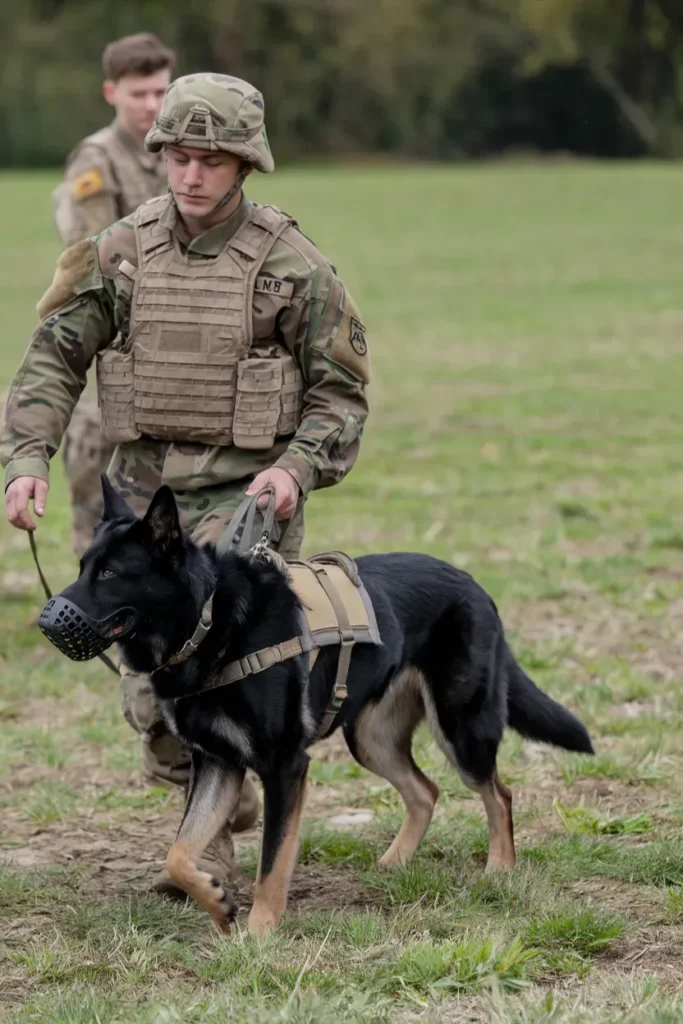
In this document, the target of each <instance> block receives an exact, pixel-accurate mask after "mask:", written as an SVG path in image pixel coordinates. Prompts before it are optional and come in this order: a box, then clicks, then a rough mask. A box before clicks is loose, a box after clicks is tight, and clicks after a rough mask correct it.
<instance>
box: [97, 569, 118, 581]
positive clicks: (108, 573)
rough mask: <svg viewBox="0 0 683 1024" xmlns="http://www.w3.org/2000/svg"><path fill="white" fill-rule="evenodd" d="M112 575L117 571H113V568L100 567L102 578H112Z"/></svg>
mask: <svg viewBox="0 0 683 1024" xmlns="http://www.w3.org/2000/svg"><path fill="white" fill-rule="evenodd" d="M112 576H116V573H115V572H112V571H111V569H100V579H101V580H110V579H111V578H112Z"/></svg>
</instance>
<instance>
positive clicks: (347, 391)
mask: <svg viewBox="0 0 683 1024" xmlns="http://www.w3.org/2000/svg"><path fill="white" fill-rule="evenodd" d="M280 328H281V330H282V331H283V334H284V340H285V343H286V344H287V347H288V348H289V350H290V351H291V352H292V355H293V356H294V358H295V359H296V361H297V363H298V364H299V366H300V367H301V369H302V371H303V375H304V381H305V392H304V404H303V418H302V421H301V424H300V426H299V429H298V430H297V432H296V434H295V436H294V437H293V439H292V441H291V443H290V444H289V446H288V448H287V451H286V452H285V453H284V454H283V455H282V456H281V457H280V458H279V459H278V460H277V462H276V463H275V465H276V466H279V467H281V468H282V469H286V470H288V471H289V472H290V473H291V474H292V476H293V477H294V478H295V479H296V481H297V483H298V484H299V486H300V487H301V490H302V491H303V493H304V494H307V493H308V492H309V491H311V490H314V489H316V488H321V487H329V486H330V485H331V484H336V483H338V482H339V481H340V480H342V479H343V478H344V476H346V474H347V473H348V472H349V470H350V469H351V468H352V466H353V464H354V463H355V461H356V459H357V457H358V451H359V447H360V440H361V435H362V432H363V426H364V424H365V421H366V419H367V415H368V401H367V395H366V385H367V384H368V383H369V381H370V359H369V354H368V345H367V341H366V338H365V328H364V326H363V324H362V322H361V320H360V316H359V313H358V310H357V308H356V305H355V303H354V301H353V299H352V298H351V295H350V294H349V292H348V289H347V288H345V286H344V285H343V283H342V282H341V281H340V279H339V278H338V277H337V276H336V274H335V273H334V271H333V270H332V268H331V267H330V266H329V265H325V266H320V267H317V268H316V269H315V270H314V271H313V273H312V274H311V275H310V276H308V277H306V278H304V279H300V280H299V281H296V282H295V285H294V295H293V299H292V303H291V306H290V307H289V308H288V309H287V310H285V311H284V312H283V315H282V317H281V320H280Z"/></svg>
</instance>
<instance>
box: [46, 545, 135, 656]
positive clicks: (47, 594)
mask: <svg viewBox="0 0 683 1024" xmlns="http://www.w3.org/2000/svg"><path fill="white" fill-rule="evenodd" d="M28 542H29V544H30V545H31V554H32V555H33V561H34V562H35V563H36V569H37V570H38V576H39V577H40V582H41V583H42V585H43V590H44V591H45V596H46V598H47V599H48V601H49V600H50V598H51V597H52V591H51V590H50V585H49V583H48V582H47V580H46V579H45V574H44V572H43V570H42V569H41V567H40V562H39V561H38V549H37V547H36V538H35V537H34V535H33V530H30V531H29V535H28ZM97 657H98V658H99V659H100V661H103V662H104V664H105V665H106V666H107V668H109V669H111V670H112V672H113V673H114V674H115V675H117V676H118V675H120V673H119V670H118V669H117V667H116V665H115V664H114V662H113V661H112V660H111V658H108V657H107V655H106V654H98V655H97Z"/></svg>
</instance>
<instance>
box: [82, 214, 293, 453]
mask: <svg viewBox="0 0 683 1024" xmlns="http://www.w3.org/2000/svg"><path fill="white" fill-rule="evenodd" d="M168 202H169V199H168V197H167V196H162V197H160V198H158V199H153V200H151V201H150V202H148V203H145V204H144V206H141V207H140V208H139V209H138V210H136V212H135V214H134V225H135V238H136V244H137V256H138V267H137V270H136V269H135V268H134V267H133V266H132V265H131V264H130V263H128V262H127V261H125V260H124V261H122V263H121V266H120V268H119V269H120V273H121V274H122V275H123V276H124V277H126V276H127V277H128V278H129V280H130V281H134V286H133V295H132V301H131V313H130V327H129V331H128V338H127V344H125V347H124V348H123V349H118V348H110V349H106V350H105V351H104V352H102V353H100V354H99V355H98V357H97V382H98V400H99V403H100V410H101V413H102V424H103V429H104V434H105V437H106V438H107V440H108V441H111V442H112V443H115V444H120V443H125V442H127V441H135V440H137V438H139V437H141V436H143V435H144V436H146V437H153V438H157V439H159V440H162V441H176V442H194V443H197V444H206V445H233V444H234V445H235V446H236V447H238V448H250V449H260V450H268V449H270V448H272V446H273V444H274V443H275V439H276V438H278V437H287V436H289V435H291V434H293V433H294V432H295V431H296V428H297V427H298V425H299V423H300V422H301V408H302V400H303V378H302V375H301V371H300V370H299V368H298V367H297V365H296V364H295V362H294V360H293V359H292V357H291V356H290V355H289V353H288V352H287V351H286V350H285V349H284V348H280V347H279V346H276V347H275V348H274V346H273V344H272V343H270V344H267V347H266V350H265V351H266V353H267V354H265V355H264V354H262V353H261V352H259V349H258V346H256V347H254V348H252V342H253V313H252V306H253V298H254V285H255V283H256V278H257V276H258V274H259V272H260V270H261V268H262V266H263V264H264V262H265V260H266V257H267V256H268V254H269V252H270V250H271V249H272V247H273V245H274V244H275V242H276V240H277V239H278V238H279V237H280V235H281V234H282V232H283V231H284V230H285V229H286V228H287V227H288V226H289V225H291V224H293V223H294V221H292V219H291V218H290V217H287V216H286V214H284V213H282V212H281V211H280V210H278V209H276V208H275V207H272V206H255V205H254V206H252V207H251V209H250V213H249V216H248V217H247V219H246V220H245V221H244V222H243V223H242V224H241V225H240V227H239V228H238V229H237V231H236V232H235V234H234V235H233V237H232V238H231V239H230V240H229V242H228V243H227V245H226V248H225V249H224V250H223V252H221V253H220V255H219V256H217V257H215V259H206V258H196V257H195V258H188V257H186V256H185V255H183V253H182V251H181V249H180V245H179V242H178V240H177V238H176V237H175V236H174V234H173V232H171V231H170V230H169V229H168V228H167V227H164V226H163V225H162V224H160V223H159V218H160V217H161V214H162V212H163V211H164V209H165V208H166V206H167V204H168Z"/></svg>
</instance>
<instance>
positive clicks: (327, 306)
mask: <svg viewBox="0 0 683 1024" xmlns="http://www.w3.org/2000/svg"><path fill="white" fill-rule="evenodd" d="M146 145H147V147H148V148H149V150H150V151H151V152H159V151H162V150H163V152H164V153H165V158H166V163H167V167H168V174H169V189H170V194H169V195H167V196H164V197H161V198H158V199H153V200H151V201H149V202H147V203H145V204H144V205H142V206H140V207H139V208H138V209H137V210H136V211H135V213H134V214H133V216H132V217H129V218H124V219H123V220H121V221H119V222H118V223H117V224H115V225H114V226H113V227H110V228H107V230H106V231H104V232H103V233H101V234H100V235H97V236H96V237H95V238H94V239H91V240H86V241H83V242H79V243H78V244H76V245H74V246H72V247H71V248H70V249H67V250H66V252H64V253H63V254H62V256H61V257H60V259H59V261H58V264H57V271H56V273H55V277H54V280H53V283H52V285H51V286H50V288H49V289H48V290H47V292H46V294H45V295H44V296H43V298H42V299H41V300H40V302H39V304H38V313H39V316H40V317H41V320H40V323H39V325H38V327H37V328H36V330H35V333H34V335H33V339H32V341H31V344H30V346H29V349H28V352H27V354H26V355H25V357H24V360H23V363H22V365H21V367H20V369H19V372H18V374H17V376H16V378H15V380H14V382H13V384H12V386H11V389H10V393H9V396H8V400H7V405H6V411H5V422H4V427H3V436H2V450H1V454H2V463H3V465H4V466H5V467H6V470H5V480H6V495H5V499H6V506H7V516H8V518H9V521H10V522H11V523H12V524H13V525H14V526H16V527H18V528H20V529H24V530H33V529H35V522H34V520H33V519H32V518H31V515H30V512H29V500H30V499H32V500H33V508H34V512H35V514H36V515H37V516H43V515H44V512H45V505H46V498H47V492H48V464H49V460H50V458H51V456H52V455H53V454H54V453H55V451H56V450H57V449H58V447H59V443H60V440H61V436H62V433H63V431H64V429H65V427H66V425H67V424H68V422H69V417H70V416H71V414H72V412H73V410H74V407H75V405H76V402H77V401H78V398H79V395H80V394H81V391H82V389H83V386H84V384H85V379H86V370H87V368H88V366H89V364H90V362H91V360H93V359H96V363H97V375H98V391H99V399H100V405H101V411H102V422H103V428H104V432H105V436H106V438H107V439H108V440H109V441H110V442H111V443H112V444H115V445H116V450H115V452H114V456H113V458H112V461H111V464H110V466H109V471H108V472H109V477H110V479H111V480H112V482H113V484H114V486H115V487H116V488H117V489H118V490H119V492H120V493H121V494H122V495H123V496H124V497H125V498H126V499H127V500H128V501H129V503H130V504H131V505H133V507H134V508H135V509H136V510H138V511H139V512H142V511H143V509H144V508H145V507H146V506H147V503H148V502H149V500H150V498H151V497H152V495H153V493H154V491H155V489H156V488H157V487H158V486H159V485H160V484H161V483H162V482H163V483H166V484H168V485H169V486H170V487H171V488H172V489H173V491H174V493H175V495H176V498H177V500H178V504H179V506H180V509H181V512H182V515H183V517H184V526H185V527H186V528H187V529H189V530H191V531H192V533H193V536H194V537H195V538H196V539H197V540H199V541H200V542H207V541H217V540H218V539H219V537H220V536H221V535H222V533H223V531H224V530H225V527H226V525H227V524H228V523H229V521H230V518H231V515H232V513H233V512H234V510H235V509H236V508H237V506H238V504H239V503H240V502H241V501H242V499H243V497H244V494H245V491H246V493H247V494H253V493H256V492H257V491H258V490H260V489H261V488H262V487H264V486H266V485H270V486H272V487H273V488H274V490H275V505H276V516H277V518H278V520H280V521H282V520H287V519H288V520H289V523H288V526H287V529H286V532H285V531H284V530H281V531H276V533H275V534H274V539H275V544H276V546H277V545H279V551H280V553H281V554H282V555H284V556H285V557H286V558H294V557H296V556H297V555H298V553H299V549H300V546H301V542H302V539H303V509H302V506H303V502H304V500H305V498H306V496H307V495H308V494H309V493H310V491H312V490H314V489H316V488H321V487H327V486H329V485H331V484H335V483H338V482H339V481H340V480H341V479H342V478H343V477H344V476H345V475H346V474H347V473H348V471H349V470H350V469H351V467H352V466H353V464H354V462H355V461H356V458H357V455H358V450H359V445H360V440H361V434H362V430H363V424H364V422H365V419H366V416H367V411H368V410H367V400H366V385H367V383H368V381H369V356H368V345H367V341H366V337H365V328H364V326H363V324H362V322H361V320H360V316H359V313H358V310H357V308H356V306H355V304H354V302H353V299H352V298H351V296H350V294H349V292H348V290H347V289H346V288H345V286H344V285H343V283H342V281H341V280H340V279H339V277H338V276H337V273H336V271H335V269H334V267H333V266H332V265H331V264H330V263H329V262H328V261H327V259H325V257H324V256H322V255H321V254H320V253H319V252H318V250H317V249H316V247H315V245H314V244H313V243H312V242H311V241H310V240H309V239H308V238H307V237H306V236H305V235H303V234H302V233H301V232H300V231H299V230H298V227H297V224H296V222H295V221H293V220H292V219H291V217H289V216H288V215H286V214H284V213H282V212H281V211H280V210H278V209H276V208H275V207H273V206H259V205H257V204H255V203H252V202H250V201H249V200H248V199H247V198H246V196H245V195H244V193H243V191H242V186H243V184H244V181H245V179H246V177H247V175H248V174H249V173H251V171H252V170H253V169H256V170H258V171H262V172H266V173H267V172H270V171H272V170H273V169H274V164H273V157H272V155H271V151H270V147H269V145H268V141H267V137H266V131H265V125H264V105H263V97H262V96H261V94H260V93H259V92H258V91H257V90H256V89H255V88H253V87H252V86H251V85H249V84H248V83H247V82H244V81H241V80H240V79H237V78H233V77H231V76H228V75H219V74H196V75H189V76H186V77H184V78H180V79H178V80H176V82H174V83H173V84H172V85H171V86H170V88H169V89H168V92H167V93H166V96H165V99H164V103H163V106H162V109H161V111H160V113H159V115H158V116H157V118H156V121H155V124H154V127H153V128H152V129H151V130H150V132H149V134H148V136H147V139H146ZM123 706H124V713H125V715H126V718H127V720H128V721H129V723H130V724H131V725H132V726H133V728H134V729H135V730H136V731H137V732H139V733H140V734H141V736H142V740H143V744H142V749H143V761H144V763H145V765H146V766H147V770H148V771H149V772H150V773H151V774H152V775H154V776H156V777H159V778H163V779H166V780H169V781H172V782H179V783H185V782H186V780H187V774H188V755H187V751H186V750H184V749H183V748H182V747H181V745H180V743H179V741H178V740H177V739H176V738H175V737H174V736H172V735H171V734H169V732H168V731H167V729H166V726H165V724H164V722H163V720H162V718H161V716H160V714H159V710H158V708H157V705H156V702H155V700H154V696H153V692H152V689H151V686H150V684H149V681H148V680H147V678H145V677H139V676H133V675H131V674H124V675H123ZM249 787H250V791H249V792H248V793H247V786H246V785H245V788H244V789H243V793H242V805H241V807H240V811H239V812H238V816H239V817H240V818H242V819H243V820H244V819H246V820H248V819H249V814H251V815H252V818H251V820H252V821H253V807H254V797H255V791H254V790H253V786H252V784H251V783H249ZM237 824H238V822H237V821H236V822H235V823H233V828H236V827H237ZM243 827H244V826H243ZM203 860H204V861H205V862H206V863H207V870H211V871H212V873H214V874H222V876H223V877H226V876H227V877H230V876H231V875H232V873H233V871H234V850H233V843H232V833H231V828H230V823H229V822H226V826H225V828H224V829H223V832H222V833H221V835H220V836H219V839H218V840H217V841H216V842H215V844H214V845H212V847H211V848H207V851H205V854H204V857H203ZM212 861H213V865H212V863H211V862H212ZM216 861H217V862H218V864H217V865H216ZM169 882H170V880H169V879H168V877H167V876H165V875H163V874H162V877H161V878H160V879H159V881H158V883H157V888H158V889H159V890H160V891H166V892H169V893H172V890H171V887H170V884H169Z"/></svg>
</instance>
